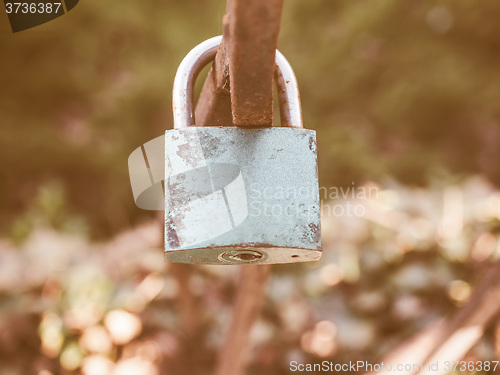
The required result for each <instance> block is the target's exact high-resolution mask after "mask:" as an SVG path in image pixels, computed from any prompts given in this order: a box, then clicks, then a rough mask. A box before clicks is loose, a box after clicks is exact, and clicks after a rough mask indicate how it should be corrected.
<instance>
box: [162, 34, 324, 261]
mask: <svg viewBox="0 0 500 375" xmlns="http://www.w3.org/2000/svg"><path fill="white" fill-rule="evenodd" d="M221 39H222V37H220V36H219V37H215V38H212V39H209V40H207V41H205V42H203V43H201V44H200V45H198V46H197V47H195V48H194V49H193V50H191V52H189V54H188V55H187V56H186V57H185V58H184V60H183V61H182V62H181V64H180V65H179V68H178V70H177V74H176V76H175V80H174V87H173V110H174V129H172V130H167V131H166V132H165V256H166V260H167V261H170V262H180V263H203V264H264V263H294V262H304V261H314V260H318V259H319V258H320V257H321V231H320V202H319V187H318V168H317V157H316V132H315V131H313V130H308V129H303V126H302V114H301V107H300V98H299V92H298V86H297V80H296V78H295V75H294V73H293V70H292V68H291V66H290V64H289V63H288V61H287V60H286V59H285V57H284V56H283V55H282V54H281V53H280V52H279V51H276V69H275V83H276V85H277V88H278V96H279V104H280V114H281V123H282V126H281V127H268V128H241V127H219V126H206V127H196V126H194V125H195V121H194V113H193V90H194V83H195V80H196V77H197V75H198V73H199V72H200V70H201V69H202V68H203V67H204V66H205V65H207V64H208V63H209V62H210V61H212V60H213V59H214V57H215V53H216V52H217V48H218V46H219V44H220V42H221Z"/></svg>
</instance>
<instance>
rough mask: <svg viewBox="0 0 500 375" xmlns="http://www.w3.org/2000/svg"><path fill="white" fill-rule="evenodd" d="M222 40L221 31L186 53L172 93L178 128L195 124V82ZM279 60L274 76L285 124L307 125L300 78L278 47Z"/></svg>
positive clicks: (277, 60) (282, 122)
mask: <svg viewBox="0 0 500 375" xmlns="http://www.w3.org/2000/svg"><path fill="white" fill-rule="evenodd" d="M221 41H222V36H221V35H220V36H216V37H213V38H210V39H208V40H205V41H204V42H202V43H200V44H198V45H197V46H196V47H194V48H193V49H192V50H191V51H190V52H189V53H188V54H187V55H186V57H184V59H183V60H182V62H181V63H180V65H179V68H177V73H176V74H175V79H174V87H173V93H172V105H173V112H174V129H179V128H185V127H188V126H194V125H195V119H194V108H193V99H194V84H195V82H196V78H197V77H198V74H200V72H201V70H202V69H203V68H204V67H205V66H206V65H207V64H208V63H210V61H212V60H214V58H215V54H216V53H217V50H218V48H219V45H220V43H221ZM275 63H276V67H275V71H274V73H275V74H274V80H275V82H276V87H277V89H278V100H279V107H280V117H281V124H282V126H288V127H292V128H303V124H302V111H301V107H300V95H299V87H298V84H297V78H296V77H295V74H294V72H293V69H292V67H291V65H290V63H289V62H288V61H287V59H286V58H285V56H283V54H282V53H281V52H279V51H278V50H276V60H275Z"/></svg>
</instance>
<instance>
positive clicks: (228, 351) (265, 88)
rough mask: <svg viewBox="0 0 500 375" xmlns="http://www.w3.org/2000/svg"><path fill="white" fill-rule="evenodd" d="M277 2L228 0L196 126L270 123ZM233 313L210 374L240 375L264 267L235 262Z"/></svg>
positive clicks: (279, 6) (264, 279) (264, 278)
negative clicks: (238, 270) (236, 278)
mask: <svg viewBox="0 0 500 375" xmlns="http://www.w3.org/2000/svg"><path fill="white" fill-rule="evenodd" d="M282 8H283V0H253V1H251V2H250V1H247V2H245V1H243V0H228V2H227V8H226V14H225V15H224V18H223V42H222V44H221V47H220V48H219V51H218V53H217V56H216V58H215V62H214V64H213V67H212V69H211V71H210V73H209V76H208V78H207V80H206V81H205V84H204V86H203V89H202V92H201V95H200V99H199V101H198V104H197V106H196V111H195V118H196V125H197V126H210V125H219V126H242V127H243V126H261V127H267V126H272V122H273V77H274V66H275V53H276V48H277V45H278V34H279V29H280V21H281V11H282ZM240 267H241V274H240V280H239V284H238V292H237V296H236V300H235V303H234V308H233V315H232V318H231V321H230V322H229V324H228V327H227V328H228V330H227V332H226V336H225V339H224V342H223V344H222V347H221V349H220V351H219V357H218V361H217V365H216V369H215V372H214V374H215V375H243V374H244V372H245V368H246V365H247V362H248V361H247V358H248V344H249V336H250V332H251V329H252V327H253V324H254V322H255V321H256V320H257V319H258V316H259V314H260V310H261V307H262V302H263V299H264V296H265V290H266V284H267V279H268V276H269V273H270V267H269V265H260V266H258V265H255V266H240Z"/></svg>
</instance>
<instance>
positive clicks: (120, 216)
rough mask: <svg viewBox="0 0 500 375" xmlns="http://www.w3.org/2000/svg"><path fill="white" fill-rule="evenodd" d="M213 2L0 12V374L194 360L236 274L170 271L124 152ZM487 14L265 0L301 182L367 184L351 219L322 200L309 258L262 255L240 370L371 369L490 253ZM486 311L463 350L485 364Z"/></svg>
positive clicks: (195, 366)
mask: <svg viewBox="0 0 500 375" xmlns="http://www.w3.org/2000/svg"><path fill="white" fill-rule="evenodd" d="M2 9H3V8H2ZM224 10H225V1H222V0H220V1H215V0H212V1H208V0H204V1H200V0H196V1H195V0H184V1H182V2H176V1H157V0H146V1H141V2H135V1H131V0H122V1H119V2H114V3H109V2H91V1H81V2H80V4H78V5H77V7H75V9H73V10H72V11H71V12H70V13H68V14H67V15H65V16H63V17H60V18H58V19H57V20H54V21H51V22H49V23H47V24H45V25H42V26H39V27H36V28H33V29H30V30H26V31H23V32H19V33H16V34H13V33H12V32H11V31H10V27H9V25H8V20H7V15H6V14H5V13H3V11H2V15H0V25H1V28H0V67H1V70H0V156H1V157H0V373H1V374H2V375H4V374H5V375H11V374H12V375H17V374H20V375H21V374H22V375H24V374H30V375H31V374H37V375H57V374H84V375H100V374H114V375H126V374H134V375H155V374H174V375H183V374H190V375H198V374H200V375H201V374H210V373H211V372H212V370H213V368H214V366H215V362H216V360H217V357H216V354H217V348H218V347H219V346H220V344H221V341H222V339H223V336H224V334H225V332H226V329H227V324H228V321H229V319H230V315H231V306H232V303H233V301H234V296H235V293H236V285H237V278H238V268H237V267H216V266H192V267H190V270H189V272H188V273H186V274H183V275H178V274H175V272H172V270H171V269H170V268H169V267H168V265H166V264H165V263H163V254H162V249H161V245H160V244H161V236H162V234H161V232H162V228H161V221H159V220H158V219H157V213H154V212H147V211H142V210H140V209H138V208H137V207H136V206H135V204H134V201H133V197H132V192H131V188H130V185H129V180H128V170H127V158H128V155H129V154H130V153H131V152H132V151H133V150H134V149H135V148H137V147H138V146H139V145H141V144H143V143H144V142H147V141H148V140H150V139H152V138H154V137H157V136H159V135H161V134H162V133H163V132H164V130H165V129H167V128H171V127H172V114H171V105H170V103H171V87H172V82H173V77H174V74H175V71H176V68H177V66H178V64H179V62H180V61H181V59H182V57H183V56H184V55H185V54H186V53H187V52H188V51H189V50H190V49H191V48H192V47H194V46H195V45H196V44H198V43H199V42H201V41H203V40H205V39H207V38H209V37H211V36H214V35H218V34H221V22H222V21H221V19H222V16H223V14H224ZM499 19H500V3H499V2H498V1H496V0H482V1H481V2H480V3H479V2H476V1H456V0H442V1H431V0H425V1H424V0H422V1H410V0H377V1H368V0H359V1H352V0H339V1H335V2H332V1H328V0H322V1H320V0H309V1H300V0H286V1H285V5H284V10H283V17H282V27H281V32H280V39H279V49H280V50H281V51H282V52H283V53H284V54H285V55H286V56H287V58H288V60H289V61H290V62H291V64H292V66H293V67H294V69H295V72H296V75H297V78H298V81H299V86H300V90H301V96H302V104H303V115H304V121H305V124H306V127H308V128H311V129H315V130H316V131H317V137H318V156H319V169H320V184H321V185H322V186H323V187H324V188H326V189H329V188H332V187H336V188H338V189H340V188H344V189H347V188H351V189H352V188H353V187H358V188H362V187H374V188H376V191H377V194H374V195H373V194H372V196H371V197H366V198H361V199H357V200H356V201H355V202H354V203H355V204H359V205H362V206H363V208H364V211H363V212H364V214H363V215H360V216H349V215H346V214H344V215H337V214H336V212H337V213H338V212H340V211H334V210H332V209H329V207H330V208H331V207H336V206H339V205H340V207H345V205H346V204H347V203H348V200H345V199H343V198H340V197H339V198H337V197H332V196H323V198H324V202H323V203H324V208H325V211H324V215H323V220H322V225H323V245H324V256H323V258H322V260H321V261H319V262H316V263H313V264H298V265H297V264H296V265H279V266H273V268H272V276H271V279H270V283H269V287H268V292H267V295H266V299H265V302H264V309H263V314H262V316H261V317H260V318H259V320H258V322H257V324H256V325H255V326H254V329H253V330H252V336H251V345H250V346H251V358H250V364H249V368H248V374H262V375H271V374H272V375H281V374H289V373H290V369H289V362H290V361H291V360H296V361H298V362H311V363H313V362H321V361H322V360H323V359H328V360H332V361H335V362H338V363H344V362H347V361H349V360H358V359H359V360H367V361H372V362H374V363H375V362H376V361H377V359H380V358H382V357H383V356H384V355H386V354H387V353H390V352H391V351H392V350H394V348H397V347H398V345H400V344H401V343H402V342H404V341H405V340H406V339H407V338H410V337H412V336H413V335H415V334H416V333H418V332H420V331H421V330H422V329H424V328H425V327H426V326H428V325H429V324H432V323H433V322H435V321H437V320H439V319H441V318H446V317H447V316H450V314H453V313H454V312H456V311H457V309H459V308H460V307H461V306H463V305H464V304H465V303H466V302H467V300H468V299H469V297H470V295H471V292H472V291H473V289H474V287H475V286H476V285H477V283H478V281H479V280H480V279H481V275H483V274H484V270H485V269H486V268H487V267H488V265H489V264H491V263H492V262H494V261H495V260H496V259H497V258H498V257H499V256H500V242H499V234H500V190H499V185H500V168H499V167H498V164H499V161H500V105H499V101H500V69H498V66H499V65H500V39H499V38H498V35H500V23H499V22H498V20H499ZM200 80H201V81H202V79H200ZM276 117H277V116H276ZM327 198H331V199H327ZM497 320H498V319H493V320H492V322H491V323H490V324H489V325H488V326H487V327H486V330H485V334H484V335H483V336H482V338H481V339H480V340H479V341H478V342H477V343H474V345H472V349H471V350H470V351H469V353H468V354H467V356H468V358H472V359H474V360H492V359H495V358H497V359H498V358H499V357H500V328H498V325H497V323H496V321H497Z"/></svg>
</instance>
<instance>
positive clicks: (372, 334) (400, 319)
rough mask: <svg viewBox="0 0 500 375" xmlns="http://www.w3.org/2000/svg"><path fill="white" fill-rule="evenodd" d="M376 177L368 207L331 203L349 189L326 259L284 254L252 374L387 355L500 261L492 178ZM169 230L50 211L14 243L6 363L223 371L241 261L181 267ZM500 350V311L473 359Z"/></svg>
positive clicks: (12, 369) (65, 369)
mask: <svg viewBox="0 0 500 375" xmlns="http://www.w3.org/2000/svg"><path fill="white" fill-rule="evenodd" d="M373 186H374V187H376V188H377V189H378V190H377V194H374V195H373V196H372V197H371V198H370V199H368V198H364V199H360V200H352V201H349V202H350V203H351V204H355V205H360V206H362V207H364V210H365V213H366V214H365V215H364V216H361V217H358V216H346V215H335V214H328V213H332V212H335V211H331V210H330V208H331V207H332V206H338V207H346V205H347V203H348V201H346V200H343V199H336V200H333V201H332V202H331V203H330V204H329V205H325V206H324V207H323V217H322V226H323V233H324V239H323V245H324V254H323V257H322V259H321V260H320V261H318V262H312V263H299V264H289V265H275V266H273V268H272V271H273V275H272V278H271V279H270V284H269V286H268V291H267V295H266V299H265V302H264V309H263V313H262V315H261V317H260V318H259V320H258V321H257V323H256V324H255V326H254V327H253V329H252V333H251V338H250V347H251V348H252V350H251V353H252V356H251V358H250V367H249V369H248V371H247V372H246V374H248V375H257V374H259V375H286V374H290V365H289V363H290V361H297V362H299V363H321V362H322V361H323V360H329V361H333V362H334V363H340V364H343V363H347V362H349V361H358V360H360V361H368V363H372V364H375V363H379V361H380V359H381V358H382V357H383V356H384V355H386V354H387V353H388V352H390V351H391V350H393V349H394V348H397V347H398V345H400V344H401V342H403V341H404V340H405V339H407V338H410V337H413V336H414V335H415V334H417V333H419V332H421V331H422V330H423V329H424V328H426V327H428V326H429V325H431V324H433V323H435V322H436V321H439V320H440V319H442V318H443V317H446V316H449V315H450V314H453V313H454V312H456V310H457V308H459V307H460V306H463V305H464V304H465V303H467V301H468V300H469V298H470V296H471V292H472V289H473V288H474V287H475V285H477V283H478V281H480V279H481V277H482V276H483V275H484V272H485V270H486V269H487V268H488V267H489V266H490V265H491V264H492V263H493V262H498V260H499V259H500V238H499V234H500V232H499V229H500V226H499V219H500V192H499V191H498V190H496V191H495V190H494V189H493V188H492V187H491V186H489V185H488V184H487V183H485V181H484V180H483V179H481V178H472V179H467V180H466V181H465V182H464V183H462V184H459V185H454V186H444V187H443V186H439V185H438V184H433V185H432V186H430V187H429V188H427V189H417V188H407V187H404V186H402V185H400V184H398V183H394V182H393V183H391V184H387V185H386V186H380V185H373ZM337 212H340V211H337ZM456 212H462V214H461V215H457V214H456ZM48 214H50V211H49V212H48ZM47 219H48V218H47ZM161 238H162V228H161V227H160V226H159V225H158V224H157V222H156V221H151V222H150V223H149V224H146V225H141V226H138V227H136V228H134V229H133V230H130V231H125V232H123V233H121V234H120V235H118V236H116V237H114V238H113V239H111V240H110V241H108V242H101V243H99V242H95V241H90V240H88V239H85V238H83V237H82V236H81V235H80V234H64V233H61V232H60V231H54V230H53V229H50V228H49V227H48V225H47V220H46V221H43V220H40V221H39V222H38V223H37V224H36V226H35V227H34V230H33V231H32V232H31V233H30V235H29V236H28V237H27V239H26V241H24V242H23V243H22V244H20V245H16V246H13V245H12V243H11V242H8V241H0V369H1V371H2V372H1V373H2V375H3V374H9V375H10V374H12V375H31V374H39V375H49V374H52V375H65V374H67V375H70V374H75V375H76V374H80V375H128V374H134V375H159V374H173V375H188V374H189V375H205V374H212V373H213V368H214V366H215V364H216V360H217V350H218V348H219V347H220V346H221V344H222V340H223V336H224V334H225V333H226V330H227V328H228V322H229V319H230V314H231V307H232V304H233V303H234V300H235V297H236V293H237V292H238V291H237V288H236V281H237V277H238V272H239V268H238V267H231V266H206V265H198V266H196V265H188V266H185V268H182V269H181V270H182V271H181V273H182V277H179V273H178V272H179V271H177V273H176V272H174V270H173V269H172V268H171V267H172V265H169V264H167V265H165V264H164V262H163V259H162V256H163V254H162V251H161V249H159V248H158V247H157V245H158V243H160V242H161ZM186 301H187V302H186ZM490 302H491V304H492V308H494V306H493V305H495V304H496V303H497V301H490ZM495 321H496V322H495ZM495 324H496V325H497V326H496V329H495ZM498 353H500V325H498V319H494V322H492V324H491V325H490V326H488V327H486V332H485V335H484V336H483V337H482V338H481V340H480V341H479V342H478V343H477V344H476V345H474V347H473V348H472V350H471V351H470V352H469V353H468V354H467V356H466V358H465V360H467V361H469V360H471V361H486V360H495V359H498Z"/></svg>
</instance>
